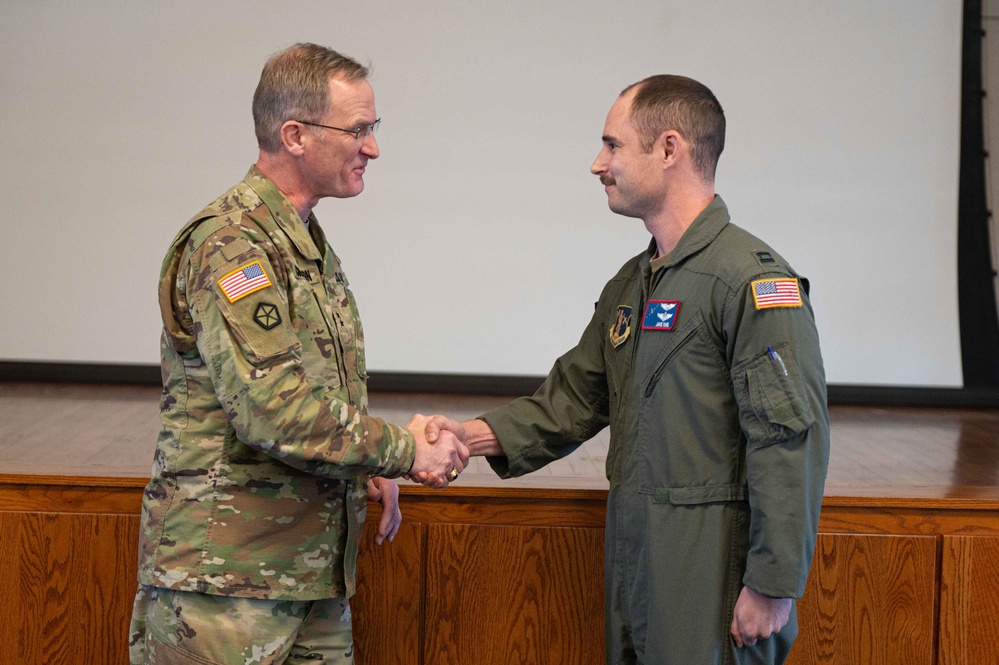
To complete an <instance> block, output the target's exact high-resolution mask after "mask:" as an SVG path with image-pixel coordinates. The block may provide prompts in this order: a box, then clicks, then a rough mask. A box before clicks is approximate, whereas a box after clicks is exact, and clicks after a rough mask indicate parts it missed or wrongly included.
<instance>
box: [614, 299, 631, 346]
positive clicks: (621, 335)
mask: <svg viewBox="0 0 999 665" xmlns="http://www.w3.org/2000/svg"><path fill="white" fill-rule="evenodd" d="M630 334H631V307H629V306H628V305H621V306H620V307H618V308H617V318H616V319H614V325H612V326H611V329H610V340H611V344H613V345H614V347H615V348H617V347H619V346H621V345H622V344H624V340H626V339H628V335H630Z"/></svg>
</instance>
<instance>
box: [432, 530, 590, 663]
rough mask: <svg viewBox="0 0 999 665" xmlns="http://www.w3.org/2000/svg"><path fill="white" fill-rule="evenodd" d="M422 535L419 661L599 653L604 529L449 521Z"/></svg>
mask: <svg viewBox="0 0 999 665" xmlns="http://www.w3.org/2000/svg"><path fill="white" fill-rule="evenodd" d="M428 535H429V538H428V543H427V552H428V557H432V558H428V561H427V592H426V593H427V599H428V601H427V609H426V611H427V616H426V626H427V635H426V646H425V649H424V654H425V660H424V662H426V663H435V664H440V665H463V664H464V663H477V664H478V663H482V664H483V665H507V664H509V663H519V664H523V665H563V664H565V663H573V664H577V663H578V664H580V665H583V664H586V665H598V664H600V663H603V662H604V654H603V649H602V636H603V618H604V612H603V531H602V530H601V529H579V528H541V527H522V526H482V525H452V524H445V525H434V526H432V527H431V528H430V530H429V534H428ZM594 637H598V638H599V639H597V640H595V639H594ZM497 645H502V648H501V649H497V648H496V647H497Z"/></svg>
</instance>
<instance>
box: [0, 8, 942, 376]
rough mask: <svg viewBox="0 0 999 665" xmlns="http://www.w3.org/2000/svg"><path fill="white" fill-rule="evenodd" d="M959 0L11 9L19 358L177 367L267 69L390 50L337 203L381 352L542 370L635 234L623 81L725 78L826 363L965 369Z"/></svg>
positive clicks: (6, 127) (332, 214) (742, 145)
mask: <svg viewBox="0 0 999 665" xmlns="http://www.w3.org/2000/svg"><path fill="white" fill-rule="evenodd" d="M961 14H962V8H961V3H960V2H957V1H956V0H954V1H950V2H944V1H942V0H916V1H912V0H860V1H857V2H842V3H840V2H826V1H821V2H820V1H818V0H794V1H791V0H787V1H771V2H731V1H719V0H698V1H696V2H695V1H691V0H682V1H680V0H623V1H618V2H613V3H608V2H596V1H594V0H581V1H576V2H549V1H542V0H536V1H534V2H529V1H523V0H507V1H505V2H489V3H486V2H476V1H474V0H438V1H433V0H430V1H427V2H403V1H402V0H396V1H390V0H368V1H366V2H360V3H357V2H351V3H344V2H332V1H322V2H319V1H315V2H310V1H295V0H289V1H284V2H261V1H259V0H243V1H240V2H235V1H233V0H219V1H209V2H205V1H204V0H199V1H195V0H173V1H172V2H169V3H150V2H125V1H124V0H104V1H102V2H70V1H68V0H66V1H56V0H37V1H34V2H11V1H9V0H8V1H6V2H4V3H3V19H2V21H0V63H2V66H0V118H2V120H3V122H2V123H0V155H2V156H3V159H2V161H0V188H2V190H0V191H2V197H3V213H2V216H3V219H2V224H3V236H2V237H3V250H4V251H3V253H2V262H0V278H2V288H0V312H2V313H3V324H2V328H0V359H3V360H16V361H39V362H43V361H44V362H82V363H120V364H155V363H157V362H158V360H159V351H158V338H159V328H160V322H159V313H158V309H157V305H156V282H157V278H158V273H159V266H160V261H161V259H162V257H163V254H164V252H165V250H166V248H167V246H168V245H169V243H170V240H171V239H172V237H173V235H174V234H175V233H176V232H177V230H178V229H179V228H180V226H181V225H182V224H183V223H184V222H185V221H186V220H187V219H188V218H189V217H190V216H191V215H193V214H194V213H196V212H197V211H198V210H199V209H200V208H201V207H202V206H203V205H204V204H206V203H207V202H209V201H211V200H212V199H214V198H215V197H216V196H217V195H218V194H220V193H221V192H222V191H224V190H225V189H226V188H227V187H228V186H230V185H231V184H233V183H234V182H236V181H237V180H239V179H240V178H241V177H242V176H243V175H244V173H245V172H246V170H247V168H248V167H249V166H250V164H252V163H253V161H254V160H255V159H256V143H255V139H254V136H253V127H252V118H251V115H250V102H251V97H252V94H253V89H254V87H255V85H256V81H257V78H258V76H259V73H260V68H261V66H262V65H263V62H264V60H265V59H266V58H267V57H268V56H269V55H270V54H272V53H274V52H276V51H278V50H280V49H282V48H284V47H286V46H288V45H290V44H292V43H294V42H297V41H313V42H317V43H321V44H326V45H329V46H332V47H333V48H336V49H338V50H341V51H343V52H345V53H347V54H350V55H352V56H354V57H356V58H358V59H360V60H361V61H363V62H365V63H370V65H371V66H372V68H373V78H372V85H373V86H374V89H375V98H376V105H377V109H378V113H379V115H381V117H382V118H383V121H382V126H381V129H380V131H379V134H378V142H379V145H380V148H381V153H382V154H381V157H380V158H379V159H378V160H377V161H376V162H373V163H371V164H370V165H369V168H368V172H367V175H366V182H367V187H366V190H365V191H364V193H363V194H361V196H359V197H357V198H355V199H351V200H332V199H330V200H325V201H323V202H322V203H320V205H319V206H318V208H317V210H316V212H317V214H318V216H319V219H320V221H321V223H322V224H323V227H324V229H325V230H326V232H327V235H328V236H329V238H330V239H331V242H332V243H333V246H334V248H335V250H336V252H337V254H338V255H339V256H340V258H341V259H342V260H343V263H344V266H345V269H346V271H347V274H348V276H349V278H350V281H351V286H352V289H353V290H354V293H355V294H356V296H357V299H358V301H359V303H360V307H361V314H362V317H363V319H364V323H365V332H366V339H367V350H368V367H369V368H370V369H371V370H373V371H379V370H380V371H393V372H413V373H426V372H429V373H442V374H478V375H526V376H534V375H537V376H541V375H544V374H546V373H547V371H548V369H549V368H550V366H551V363H552V361H553V360H554V358H555V357H556V356H558V355H560V354H561V353H563V352H564V351H565V350H567V349H568V348H570V347H571V346H572V345H573V344H575V342H576V340H577V339H578V337H579V334H580V333H581V332H582V330H583V328H584V326H585V324H586V322H587V321H588V320H589V317H590V314H591V313H592V308H593V302H594V301H595V300H596V299H597V296H598V295H599V292H600V289H601V287H602V286H603V284H604V283H605V282H606V280H607V279H608V278H610V277H611V276H613V274H614V273H615V272H616V271H617V269H618V267H619V266H620V265H621V264H622V263H623V262H624V261H626V260H627V259H628V258H629V257H631V256H633V255H635V254H637V253H638V252H640V251H642V250H643V249H644V248H645V247H646V245H647V242H648V235H647V233H646V231H645V229H644V227H643V226H642V224H641V221H640V220H636V219H629V218H624V217H619V216H616V215H614V214H613V213H611V212H610V211H609V210H608V208H607V205H606V200H605V197H604V194H603V191H602V188H601V187H600V185H599V183H598V181H597V179H596V178H595V177H594V176H592V175H591V174H590V173H589V166H590V164H591V162H592V161H593V158H594V157H595V156H596V153H597V151H598V150H599V148H600V136H601V130H602V127H603V122H604V118H605V116H606V113H607V110H608V109H609V108H610V105H611V104H612V103H613V101H614V99H615V97H616V95H617V94H618V92H620V90H621V89H622V88H623V87H624V86H626V85H627V84H630V83H632V82H634V81H636V80H639V79H641V78H644V77H645V76H648V75H651V74H656V73H678V74H684V75H688V76H691V77H694V78H696V79H698V80H700V81H702V82H704V83H705V84H707V85H708V86H709V87H710V88H712V90H713V91H714V92H715V94H716V95H717V96H718V98H719V100H720V101H721V103H722V106H723V107H724V109H725V112H726V115H727V119H728V137H727V144H726V148H725V152H724V154H723V155H722V158H721V163H720V166H719V172H718V178H717V183H716V184H717V191H718V192H719V194H720V195H721V196H722V197H723V198H724V199H725V201H726V202H727V204H728V205H729V208H730V210H731V211H732V214H733V220H734V221H735V222H736V223H738V224H739V225H741V226H743V227H745V228H747V229H749V230H750V231H751V232H753V233H755V234H757V235H759V236H761V237H762V238H764V239H765V240H767V241H769V242H770V243H771V244H772V245H774V246H775V247H776V248H777V249H778V250H779V251H780V252H781V253H782V254H784V255H785V256H786V257H787V258H788V259H789V260H790V262H791V263H792V265H794V267H795V268H796V269H797V270H798V271H799V272H801V273H802V274H804V275H805V276H807V277H808V278H809V279H810V281H811V284H812V300H813V303H814V306H815V311H816V317H817V320H818V326H819V330H820V334H821V341H822V348H823V352H824V356H825V361H826V370H827V377H828V380H829V381H830V382H831V383H840V384H862V385H867V384H870V385H887V386H892V385H899V386H902V385H904V386H960V385H961V381H962V380H961V362H960V346H959V336H958V310H957V276H956V234H957V192H958V187H957V184H958V156H959V155H958V148H959V146H958V139H959V131H960V100H959V93H960V66H961Z"/></svg>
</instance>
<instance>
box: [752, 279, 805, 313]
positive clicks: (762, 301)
mask: <svg viewBox="0 0 999 665" xmlns="http://www.w3.org/2000/svg"><path fill="white" fill-rule="evenodd" d="M752 286H753V300H754V301H756V309H769V308H770V307H801V291H800V290H799V289H798V280H796V279H793V278H792V279H758V280H756V281H755V282H753V284H752Z"/></svg>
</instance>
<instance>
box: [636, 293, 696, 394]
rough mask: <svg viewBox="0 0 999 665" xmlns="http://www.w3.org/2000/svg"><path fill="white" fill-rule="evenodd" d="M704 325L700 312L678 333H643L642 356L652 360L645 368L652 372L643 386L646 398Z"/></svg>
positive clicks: (679, 329)
mask: <svg viewBox="0 0 999 665" xmlns="http://www.w3.org/2000/svg"><path fill="white" fill-rule="evenodd" d="M703 325H704V318H703V317H702V316H701V314H700V312H698V313H697V315H696V316H693V317H691V318H690V319H689V320H687V321H686V323H684V324H683V325H682V326H681V327H680V328H678V329H677V330H676V331H670V332H661V331H653V330H646V331H643V332H642V345H643V347H645V348H643V349H642V354H643V355H644V356H646V357H647V358H649V359H650V362H648V363H647V364H646V365H645V366H647V367H649V368H650V370H649V371H648V373H647V374H646V375H645V378H644V380H643V382H642V384H643V385H644V386H645V396H646V397H648V396H649V395H651V394H652V392H653V391H654V390H655V388H656V385H657V384H658V383H659V381H660V379H662V377H663V375H664V374H665V373H666V372H668V371H670V369H669V368H670V366H671V365H672V364H673V363H675V362H677V361H678V360H679V358H680V356H681V354H683V353H684V350H685V349H686V348H687V347H689V346H690V345H691V343H692V342H694V341H695V339H696V337H697V335H698V331H699V330H700V329H701V328H702V327H703Z"/></svg>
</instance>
